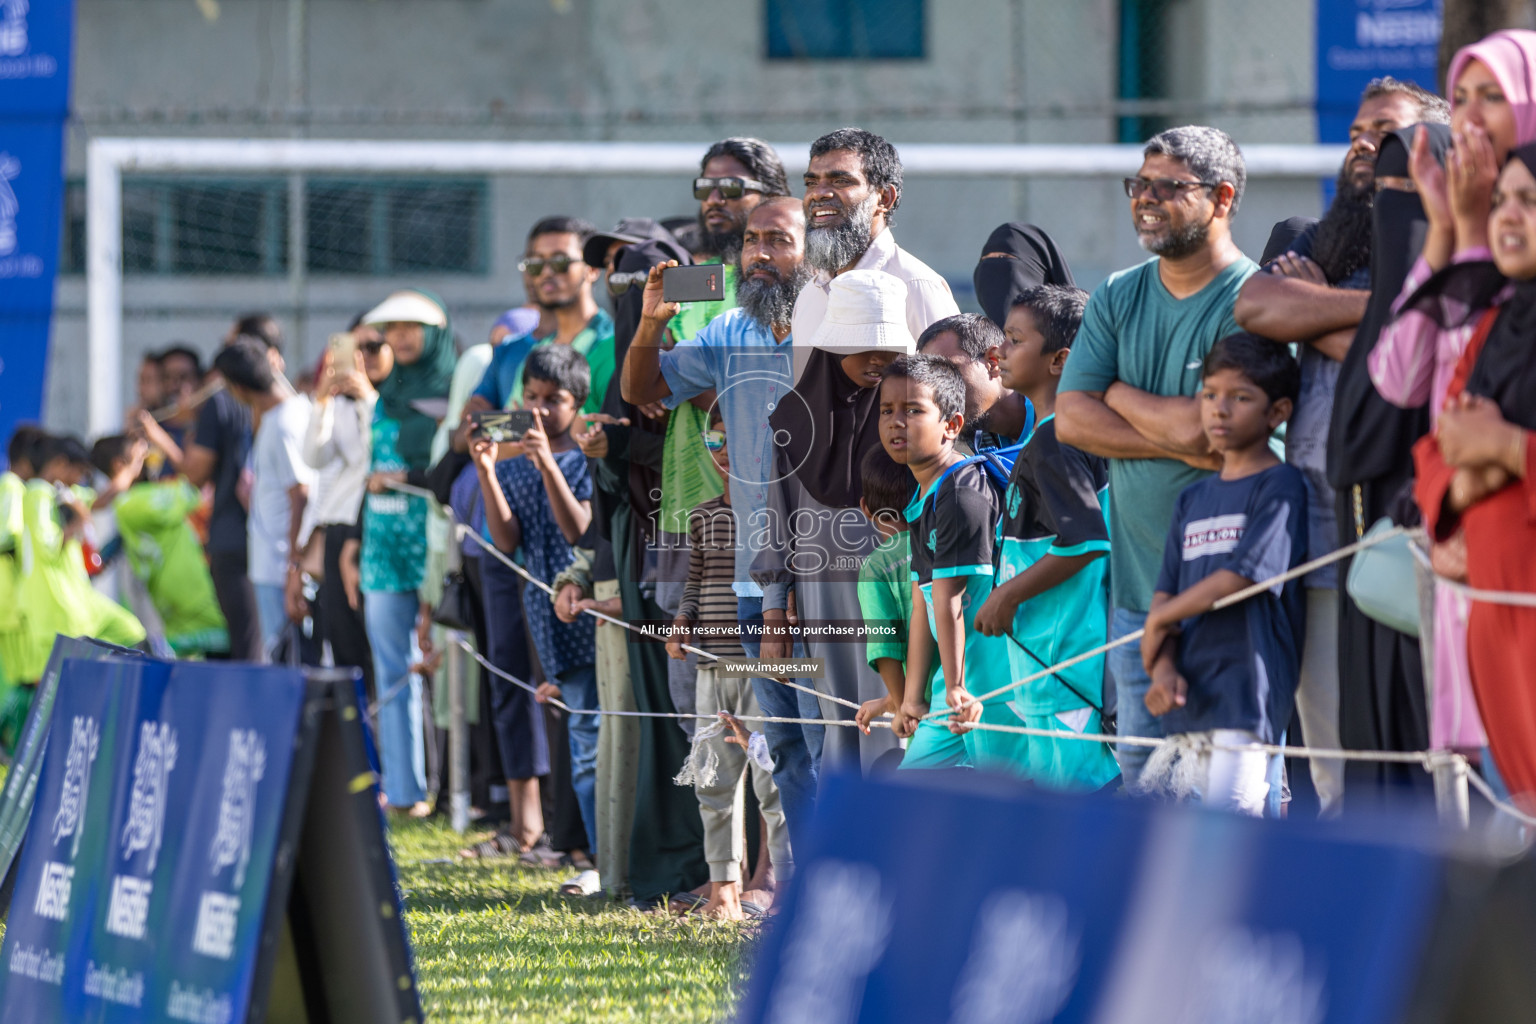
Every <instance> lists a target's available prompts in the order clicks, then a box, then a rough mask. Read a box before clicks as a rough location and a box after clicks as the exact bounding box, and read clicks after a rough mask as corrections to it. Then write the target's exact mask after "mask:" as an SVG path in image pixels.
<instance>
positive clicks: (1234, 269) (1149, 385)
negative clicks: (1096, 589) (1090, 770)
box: [1056, 126, 1258, 787]
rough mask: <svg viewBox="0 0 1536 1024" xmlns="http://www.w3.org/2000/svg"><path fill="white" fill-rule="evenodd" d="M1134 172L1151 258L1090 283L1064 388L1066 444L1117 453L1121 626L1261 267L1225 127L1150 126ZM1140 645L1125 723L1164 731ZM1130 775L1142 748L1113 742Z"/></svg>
mask: <svg viewBox="0 0 1536 1024" xmlns="http://www.w3.org/2000/svg"><path fill="white" fill-rule="evenodd" d="M1142 155H1143V158H1144V159H1143V161H1142V165H1141V169H1140V171H1138V172H1137V174H1136V176H1135V177H1133V178H1127V179H1126V180H1125V194H1126V196H1127V198H1128V199H1129V200H1130V208H1131V209H1130V212H1131V225H1132V227H1133V228H1134V229H1135V231H1136V237H1137V240H1138V241H1140V242H1141V246H1142V248H1144V249H1146V250H1147V251H1149V252H1151V253H1152V254H1153V258H1152V259H1150V260H1147V261H1146V262H1145V263H1142V264H1140V265H1139V266H1136V267H1132V268H1131V269H1129V270H1123V271H1121V272H1120V273H1118V274H1114V275H1111V277H1110V278H1109V280H1107V281H1105V282H1104V283H1103V284H1102V285H1100V286H1099V287H1098V289H1097V290H1096V291H1094V293H1093V296H1092V297H1091V298H1090V299H1089V300H1088V306H1087V309H1086V310H1084V313H1083V324H1082V327H1081V328H1080V329H1079V330H1078V334H1077V338H1076V340H1075V341H1074V342H1073V345H1072V355H1071V357H1070V358H1068V360H1067V366H1066V371H1065V372H1064V373H1063V374H1062V378H1061V386H1060V393H1059V395H1058V397H1057V400H1056V432H1057V435H1058V437H1059V438H1060V439H1061V442H1062V443H1063V444H1070V445H1072V446H1074V447H1076V448H1081V449H1082V450H1084V451H1086V452H1089V453H1090V454H1093V455H1100V456H1103V457H1105V458H1107V459H1109V499H1110V500H1109V509H1110V513H1109V514H1110V535H1111V536H1113V537H1114V539H1115V542H1114V545H1113V547H1112V548H1111V550H1110V555H1109V558H1110V579H1111V594H1110V598H1111V601H1112V604H1113V608H1114V613H1113V618H1112V621H1111V623H1110V634H1111V636H1112V637H1120V636H1124V635H1125V634H1127V633H1130V632H1133V631H1135V630H1138V629H1140V628H1141V627H1142V624H1143V623H1144V622H1145V621H1146V616H1147V609H1148V608H1149V607H1151V603H1152V590H1153V586H1154V584H1155V581H1156V577H1157V572H1158V567H1159V563H1160V562H1161V560H1162V550H1163V542H1164V540H1165V539H1166V538H1167V535H1168V528H1169V524H1170V523H1171V521H1172V519H1173V505H1174V501H1175V500H1176V499H1177V498H1178V496H1179V492H1180V491H1181V490H1183V489H1184V488H1185V487H1187V486H1189V485H1190V484H1192V483H1194V482H1195V481H1197V480H1200V479H1202V478H1203V477H1205V476H1206V475H1208V474H1209V472H1210V470H1212V469H1215V468H1216V467H1217V466H1218V465H1219V456H1216V455H1213V454H1212V453H1211V450H1210V446H1209V444H1208V443H1207V441H1206V439H1205V434H1204V431H1203V430H1202V429H1201V426H1200V406H1199V399H1198V398H1196V397H1195V396H1196V395H1197V394H1198V393H1199V388H1200V365H1201V362H1202V361H1203V360H1204V359H1205V354H1206V353H1207V352H1208V351H1210V348H1211V346H1212V345H1214V344H1215V343H1216V342H1217V341H1218V340H1219V339H1221V338H1223V337H1225V336H1227V335H1228V334H1234V333H1236V332H1237V330H1238V326H1237V321H1236V320H1234V319H1233V314H1232V307H1233V303H1234V302H1235V301H1236V299H1237V294H1238V290H1239V289H1240V288H1241V287H1242V285H1243V282H1244V281H1246V280H1247V279H1248V277H1249V275H1250V274H1252V273H1253V272H1254V271H1255V270H1257V269H1258V267H1257V265H1256V264H1255V263H1254V262H1253V261H1252V260H1250V259H1249V258H1248V257H1246V256H1244V255H1243V253H1242V251H1241V250H1239V249H1238V247H1237V245H1236V244H1235V243H1234V242H1233V241H1232V217H1233V215H1234V214H1236V213H1237V205H1238V202H1239V200H1241V199H1242V196H1243V185H1244V183H1245V182H1246V180H1247V172H1246V169H1245V168H1244V166H1243V155H1242V153H1241V152H1240V151H1239V150H1238V148H1237V144H1236V143H1234V142H1233V141H1232V140H1231V139H1230V138H1229V137H1228V136H1227V135H1226V133H1225V132H1222V131H1219V130H1217V129H1215V128H1205V127H1198V126H1189V127H1184V128H1172V129H1170V130H1168V131H1165V132H1162V133H1160V134H1158V135H1155V136H1153V137H1152V139H1151V140H1150V141H1149V142H1148V143H1147V144H1146V146H1145V147H1144V148H1143V150H1142ZM1134 648H1135V645H1134V644H1131V645H1126V646H1123V647H1119V648H1117V649H1115V650H1114V651H1111V652H1110V654H1109V657H1108V671H1109V676H1110V678H1111V679H1112V680H1113V681H1114V684H1115V686H1114V691H1113V692H1114V694H1115V695H1116V698H1117V700H1118V706H1119V728H1120V734H1121V735H1127V736H1150V737H1153V738H1158V737H1161V736H1162V726H1161V723H1160V722H1159V720H1158V719H1156V718H1153V717H1152V716H1151V715H1150V714H1149V713H1148V712H1147V709H1146V706H1145V704H1143V702H1142V701H1143V698H1144V697H1145V695H1146V691H1147V688H1148V686H1149V685H1150V680H1149V679H1148V678H1147V674H1146V672H1145V671H1144V670H1143V669H1142V666H1141V658H1140V655H1139V653H1138V652H1136V651H1135V649H1134ZM1118 757H1119V761H1120V768H1121V772H1122V774H1123V775H1124V777H1125V782H1126V784H1127V786H1130V787H1134V785H1135V783H1136V781H1137V780H1138V778H1139V777H1140V775H1141V770H1142V767H1143V766H1144V765H1145V764H1146V759H1147V748H1145V747H1133V746H1124V747H1121V748H1120V750H1119V751H1118Z"/></svg>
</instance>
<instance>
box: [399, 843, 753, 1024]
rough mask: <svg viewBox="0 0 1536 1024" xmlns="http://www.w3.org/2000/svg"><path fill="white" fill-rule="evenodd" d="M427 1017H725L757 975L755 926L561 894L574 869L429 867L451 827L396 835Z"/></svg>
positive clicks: (447, 849) (447, 848)
mask: <svg viewBox="0 0 1536 1024" xmlns="http://www.w3.org/2000/svg"><path fill="white" fill-rule="evenodd" d="M390 839H391V842H392V844H393V846H394V852H395V860H396V863H397V865H398V866H399V870H400V883H401V885H402V887H403V888H404V889H405V910H406V914H405V916H406V921H407V923H408V924H409V926H410V930H411V941H412V943H413V944H414V946H415V951H416V965H417V974H418V977H419V979H420V983H421V997H422V1003H423V1005H424V1007H425V1009H426V1019H427V1020H428V1021H452V1022H466V1024H467V1022H477V1024H478V1022H486V1024H490V1022H496V1024H502V1022H512V1021H517V1022H525V1021H589V1022H595V1024H603V1022H609V1021H653V1020H654V1021H668V1022H677V1024H683V1022H688V1021H701V1022H702V1021H714V1020H721V1019H724V1017H725V1016H726V1015H727V1014H728V1013H729V1011H730V1009H731V1007H732V1006H733V1004H734V1002H735V999H736V996H737V995H738V993H739V991H740V989H741V986H742V985H743V984H744V983H745V980H746V967H747V964H746V960H747V957H746V956H745V952H746V949H747V947H748V945H749V943H750V940H749V938H748V934H749V933H748V932H747V931H745V930H744V929H743V926H741V925H733V924H714V923H707V922H703V921H699V920H697V919H676V918H669V917H666V916H660V915H654V914H644V913H640V912H639V911H635V910H630V909H628V908H623V907H619V906H617V905H615V904H611V903H607V902H590V901H570V900H567V899H565V898H563V897H561V896H560V895H558V894H557V892H556V889H557V888H558V886H559V884H560V882H561V880H562V879H563V877H564V876H565V875H566V874H568V873H569V872H566V871H563V870H562V871H542V870H529V869H522V868H516V867H513V866H511V864H510V863H509V862H507V861H501V862H492V863H489V864H475V863H426V862H430V861H434V860H436V859H438V858H452V857H453V856H454V852H455V851H456V850H457V849H458V848H459V847H460V846H461V845H463V844H462V843H461V841H460V837H459V836H457V835H456V834H455V833H454V832H453V831H452V830H451V829H449V828H448V826H447V825H446V824H441V823H436V822H426V823H422V822H414V821H400V820H397V821H396V822H395V823H394V825H393V828H392V834H391V836H390Z"/></svg>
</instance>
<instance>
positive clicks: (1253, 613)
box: [1141, 334, 1307, 817]
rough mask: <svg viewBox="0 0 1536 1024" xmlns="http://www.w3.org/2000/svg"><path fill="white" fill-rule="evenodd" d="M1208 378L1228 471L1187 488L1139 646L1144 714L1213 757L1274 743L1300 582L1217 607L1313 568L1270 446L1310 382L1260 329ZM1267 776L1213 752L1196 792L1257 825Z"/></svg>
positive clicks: (1211, 424)
mask: <svg viewBox="0 0 1536 1024" xmlns="http://www.w3.org/2000/svg"><path fill="white" fill-rule="evenodd" d="M1201 373H1202V379H1203V384H1202V386H1201V390H1200V418H1201V423H1202V425H1203V426H1204V428H1205V434H1206V437H1207V438H1209V439H1210V443H1211V447H1212V449H1214V450H1215V451H1218V452H1220V453H1221V455H1222V468H1221V472H1220V473H1219V474H1218V475H1216V476H1212V477H1209V478H1207V479H1205V480H1202V481H1200V482H1199V483H1196V484H1192V485H1191V486H1189V487H1187V488H1185V489H1184V492H1183V493H1182V494H1180V495H1179V499H1178V502H1177V504H1176V505H1175V506H1174V515H1173V527H1172V529H1171V530H1170V531H1169V534H1168V543H1167V546H1166V547H1165V548H1164V551H1163V567H1162V572H1161V573H1160V574H1159V576H1158V580H1157V591H1156V593H1155V594H1154V595H1153V598H1152V610H1151V611H1150V612H1149V613H1148V615H1147V624H1146V632H1145V634H1144V635H1143V636H1142V641H1141V659H1142V664H1143V665H1144V666H1145V667H1146V670H1147V673H1148V674H1149V675H1150V676H1151V678H1152V684H1151V687H1150V688H1149V689H1148V690H1147V696H1146V705H1147V710H1148V711H1150V712H1151V713H1152V714H1153V715H1156V716H1159V717H1163V718H1164V721H1165V724H1166V730H1167V734H1168V735H1169V736H1170V737H1176V736H1178V735H1180V734H1184V735H1194V736H1197V737H1202V738H1204V739H1206V740H1209V741H1210V742H1211V743H1213V744H1215V745H1216V746H1217V747H1218V748H1231V747H1234V746H1242V745H1244V744H1252V743H1277V742H1279V740H1280V738H1281V735H1282V734H1283V732H1284V731H1285V728H1286V725H1287V724H1288V723H1289V722H1290V719H1291V711H1292V707H1293V705H1294V703H1295V694H1296V681H1297V678H1298V677H1299V675H1300V671H1301V669H1300V660H1301V649H1302V642H1303V639H1304V637H1305V630H1306V597H1305V592H1304V591H1303V589H1302V583H1301V581H1300V580H1299V579H1298V580H1292V581H1290V582H1289V583H1286V584H1283V585H1277V586H1274V587H1271V588H1270V589H1269V590H1268V591H1266V592H1264V593H1261V594H1258V595H1256V596H1254V597H1251V598H1249V599H1247V600H1246V601H1242V602H1240V603H1238V604H1235V605H1231V606H1229V607H1226V608H1222V609H1219V610H1213V609H1212V607H1211V606H1212V605H1213V604H1214V603H1215V602H1216V601H1219V600H1220V599H1222V598H1224V597H1228V596H1230V595H1232V594H1235V593H1237V592H1238V591H1240V590H1242V589H1244V588H1245V587H1248V586H1250V585H1252V584H1253V583H1255V582H1256V581H1259V580H1264V579H1268V578H1270V577H1272V576H1278V575H1280V574H1281V573H1284V572H1286V571H1287V570H1289V569H1293V568H1295V567H1296V566H1298V565H1300V564H1301V563H1302V562H1304V561H1305V560H1306V557H1307V553H1306V552H1307V486H1306V481H1305V479H1304V478H1303V477H1302V474H1301V471H1300V470H1298V469H1296V467H1294V466H1288V465H1286V464H1285V463H1283V462H1281V461H1280V460H1279V459H1278V458H1277V457H1276V456H1275V454H1274V452H1272V451H1271V450H1270V447H1269V437H1270V434H1272V433H1273V432H1274V430H1275V428H1277V427H1278V426H1280V424H1282V423H1284V422H1285V421H1286V419H1287V418H1289V416H1290V415H1291V409H1292V408H1293V407H1294V405H1295V402H1296V396H1297V393H1298V392H1299V391H1300V387H1301V374H1300V371H1299V370H1298V369H1297V366H1296V360H1295V359H1293V358H1291V356H1290V354H1289V353H1288V352H1286V350H1285V349H1284V348H1283V347H1281V346H1279V345H1276V344H1275V343H1274V342H1272V341H1269V340H1267V339H1264V338H1259V337H1255V336H1254V335H1251V334H1233V335H1229V336H1227V337H1225V338H1223V339H1221V340H1220V341H1218V342H1217V343H1216V344H1215V346H1214V347H1213V348H1212V349H1211V351H1210V353H1209V354H1208V355H1207V356H1206V357H1205V364H1204V366H1203V368H1202V371H1201ZM1267 770H1268V757H1267V755H1266V754H1265V753H1264V752H1263V751H1261V750H1231V749H1216V750H1213V751H1212V752H1211V753H1210V759H1209V763H1208V768H1206V769H1205V770H1204V771H1203V772H1202V774H1203V775H1204V776H1205V777H1204V778H1203V779H1202V780H1201V781H1200V783H1199V788H1200V792H1201V794H1202V796H1203V799H1204V802H1205V803H1206V804H1208V805H1211V806H1215V807H1222V808H1227V809H1230V810H1236V811H1238V812H1240V813H1243V814H1248V815H1252V816H1254V817H1258V816H1260V815H1261V814H1262V813H1263V811H1264V806H1265V798H1266V796H1267V795H1268V792H1269V782H1268V781H1267V778H1266V775H1267ZM1154 784H1155V783H1154Z"/></svg>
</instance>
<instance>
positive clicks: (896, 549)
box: [853, 447, 915, 735]
mask: <svg viewBox="0 0 1536 1024" xmlns="http://www.w3.org/2000/svg"><path fill="white" fill-rule="evenodd" d="M859 480H860V483H861V484H862V485H863V492H864V496H863V497H862V498H860V499H859V508H860V509H861V510H862V511H863V513H864V515H865V516H866V517H867V518H868V519H869V521H870V522H871V523H873V524H874V525H875V529H876V530H878V531H879V533H880V538H881V539H880V544H879V545H878V546H877V547H876V548H875V550H874V551H871V552H870V553H869V557H868V558H866V559H865V560H864V564H863V565H861V566H860V567H859V611H860V613H861V614H862V616H863V619H864V656H865V657H866V658H867V659H868V660H869V667H870V668H872V669H874V670H875V671H876V672H878V673H879V674H880V679H881V681H882V682H884V683H885V689H886V691H887V696H885V697H879V698H876V699H874V700H867V701H865V702H864V704H863V706H862V707H860V708H859V710H858V713H857V714H855V715H854V716H853V717H854V721H856V722H858V723H859V728H860V729H862V730H864V733H865V735H868V734H869V724H870V722H871V721H873V720H874V719H876V718H879V717H881V716H882V715H892V716H894V715H896V714H897V713H898V712H899V711H900V710H901V699H902V696H903V693H904V691H905V689H906V678H907V636H908V632H909V628H910V624H911V622H912V544H911V538H912V531H911V529H910V527H909V526H908V524H907V520H906V517H905V516H903V515H902V512H903V510H904V509H906V507H907V503H908V502H909V501H910V500H911V499H912V492H913V488H914V487H915V483H914V482H913V480H912V474H911V472H909V471H908V470H907V467H906V466H903V465H902V464H901V463H899V462H896V461H895V460H893V459H892V458H891V457H890V455H889V454H887V453H886V450H885V449H884V448H883V447H881V448H871V449H870V450H869V451H867V452H865V453H864V459H863V461H862V462H861V463H860V465H859Z"/></svg>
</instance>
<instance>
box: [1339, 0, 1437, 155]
mask: <svg viewBox="0 0 1536 1024" xmlns="http://www.w3.org/2000/svg"><path fill="white" fill-rule="evenodd" d="M1440 13H1441V0H1317V141H1319V142H1348V141H1349V125H1350V122H1351V121H1353V120H1354V117H1355V110H1356V108H1358V107H1359V106H1360V93H1361V92H1362V91H1364V89H1365V86H1366V83H1367V82H1369V81H1370V80H1371V79H1373V78H1380V77H1381V76H1383V75H1391V76H1392V77H1394V78H1401V79H1405V80H1407V81H1410V82H1416V83H1417V84H1419V85H1421V86H1423V87H1424V88H1425V89H1428V90H1429V91H1430V92H1439V91H1440V83H1439V81H1438V80H1437V64H1436V62H1437V60H1438V58H1439V46H1440Z"/></svg>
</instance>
